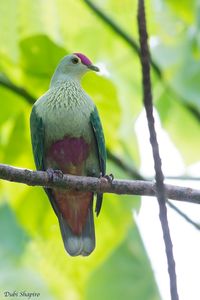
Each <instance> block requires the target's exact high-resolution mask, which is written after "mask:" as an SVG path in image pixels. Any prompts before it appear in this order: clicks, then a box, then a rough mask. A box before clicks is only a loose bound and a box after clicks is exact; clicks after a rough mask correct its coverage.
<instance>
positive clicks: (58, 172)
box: [46, 168, 63, 181]
mask: <svg viewBox="0 0 200 300" xmlns="http://www.w3.org/2000/svg"><path fill="white" fill-rule="evenodd" d="M46 172H47V174H48V177H49V180H50V181H53V177H54V175H56V176H58V177H60V178H63V172H62V171H61V170H54V169H52V168H48V169H47V170H46Z"/></svg>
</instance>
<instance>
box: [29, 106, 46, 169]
mask: <svg viewBox="0 0 200 300" xmlns="http://www.w3.org/2000/svg"><path fill="white" fill-rule="evenodd" d="M30 127H31V141H32V148H33V155H34V160H35V165H36V168H37V170H44V161H43V159H44V124H43V121H42V118H40V117H39V116H38V114H37V113H36V108H35V106H33V109H32V112H31V117H30Z"/></svg>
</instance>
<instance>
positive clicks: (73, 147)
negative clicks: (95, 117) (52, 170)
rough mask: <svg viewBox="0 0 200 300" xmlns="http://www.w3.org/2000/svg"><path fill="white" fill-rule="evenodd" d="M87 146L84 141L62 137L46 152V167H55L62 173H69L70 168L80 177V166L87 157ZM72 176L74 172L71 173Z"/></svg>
mask: <svg viewBox="0 0 200 300" xmlns="http://www.w3.org/2000/svg"><path fill="white" fill-rule="evenodd" d="M89 148H90V147H89V144H87V143H86V142H85V140H84V139H83V138H82V137H80V138H74V137H64V138H63V139H62V140H59V141H56V142H55V143H53V144H52V145H51V147H50V148H49V149H48V151H47V167H53V166H57V167H58V168H59V169H61V170H62V171H63V172H68V173H70V168H72V169H73V170H74V169H76V168H77V171H78V173H79V172H80V174H78V173H76V174H77V175H81V173H82V172H81V170H80V168H81V166H82V167H83V165H84V164H83V163H84V162H85V161H86V159H87V157H88V155H89ZM72 173H73V174H74V172H72Z"/></svg>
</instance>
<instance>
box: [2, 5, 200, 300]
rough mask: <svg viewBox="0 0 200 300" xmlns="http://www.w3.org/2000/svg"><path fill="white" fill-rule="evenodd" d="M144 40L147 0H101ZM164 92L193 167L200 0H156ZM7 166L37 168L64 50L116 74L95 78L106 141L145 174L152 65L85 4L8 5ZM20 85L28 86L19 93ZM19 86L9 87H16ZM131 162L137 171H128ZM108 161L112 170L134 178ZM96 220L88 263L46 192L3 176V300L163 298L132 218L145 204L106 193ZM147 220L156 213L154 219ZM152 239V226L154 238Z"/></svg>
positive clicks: (156, 55) (163, 112)
mask: <svg viewBox="0 0 200 300" xmlns="http://www.w3.org/2000/svg"><path fill="white" fill-rule="evenodd" d="M93 2H94V3H96V4H98V5H99V7H100V8H101V9H102V11H104V12H105V13H107V14H108V15H109V16H110V17H111V18H112V19H113V20H115V22H116V23H117V24H118V26H120V27H121V28H122V29H123V30H124V31H125V32H126V33H128V34H129V35H130V36H131V37H132V38H133V39H135V40H136V41H137V40H138V34H137V23H136V13H137V1H134V0H124V1H115V0H108V1H100V0H98V1H93ZM146 10H147V23H148V30H149V35H150V37H151V38H150V46H151V53H152V58H153V59H154V62H155V63H156V64H157V66H158V67H159V69H160V73H161V76H159V75H158V74H157V73H156V72H155V70H154V69H152V84H153V95H154V103H155V106H156V109H157V110H158V112H159V114H160V118H161V122H162V126H163V127H164V128H165V129H166V130H167V132H168V134H169V135H170V137H171V139H172V141H173V142H174V144H175V145H176V147H177V148H178V150H179V151H180V153H181V155H182V158H183V159H184V162H185V163H186V164H187V165H189V164H192V163H194V162H196V161H197V160H198V159H199V146H200V141H199V139H197V138H196V137H197V134H198V133H199V129H200V123H199V122H200V102H199V95H200V84H199V81H200V79H199V78H200V11H199V7H198V1H192V2H191V1H187V0H185V1H181V2H180V1H175V0H173V1H172V0H171V1H170V0H168V1H161V0H153V1H147V3H146ZM0 41H1V43H0V104H1V108H0V161H1V162H2V163H5V164H11V165H14V166H19V167H24V168H31V169H34V168H35V167H34V163H33V157H32V151H31V142H30V132H29V115H30V111H31V105H32V103H33V101H34V99H37V98H38V97H39V96H40V95H42V94H43V93H44V92H45V91H46V90H47V89H48V86H49V82H50V78H51V76H52V73H53V71H54V69H55V67H56V65H57V63H58V61H59V60H60V59H61V58H62V56H64V55H66V54H68V53H71V52H82V53H84V54H86V55H87V56H88V57H89V58H90V59H91V60H92V61H93V62H94V63H97V64H99V66H102V67H103V68H106V70H107V71H108V75H103V76H98V75H96V74H92V73H90V74H87V76H85V78H84V79H83V86H84V88H85V90H86V91H87V92H88V93H89V94H90V95H91V97H92V99H93V100H94V102H95V103H96V105H97V107H98V110H99V113H100V116H101V119H102V123H103V127H104V131H105V138H106V145H107V148H108V149H109V151H110V152H111V153H113V154H114V155H115V156H117V157H119V158H120V159H121V160H122V161H123V162H124V163H125V164H126V165H128V166H131V167H132V168H133V169H136V170H137V169H138V168H139V165H140V156H139V151H138V145H137V139H136V135H135V132H134V122H135V120H136V118H137V117H138V115H139V113H140V112H141V110H142V93H141V68H140V62H139V58H138V55H137V53H136V52H135V51H134V49H133V48H132V47H131V46H130V45H129V44H127V42H126V41H125V40H124V39H123V38H121V37H120V36H119V35H118V34H116V33H115V32H114V31H113V30H112V29H111V28H110V27H109V26H107V25H106V24H105V22H103V21H102V20H100V19H99V17H98V16H97V15H96V14H95V13H94V12H93V11H91V9H89V7H88V6H87V5H86V3H85V2H84V1H81V0H80V1H79V0H76V1H74V0H67V1H66V0H48V1H45V0H34V1H31V0H7V1H0ZM11 83H12V84H13V85H15V86H18V87H21V88H23V89H25V90H26V91H27V92H28V93H29V94H30V95H32V97H28V96H27V94H25V93H24V90H20V92H19V93H17V92H16V91H14V90H13V88H12V85H11ZM5 85H8V86H9V87H10V88H8V87H6V86H5ZM125 169H126V168H125ZM125 169H122V168H121V167H120V166H119V164H118V163H116V161H114V160H113V159H111V157H110V156H109V159H108V164H107V172H108V173H113V174H114V175H115V177H116V178H131V176H130V174H129V173H128V172H127V171H126V170H125ZM104 199H105V201H104V204H103V209H102V212H101V214H100V216H99V217H98V218H95V226H96V237H97V246H96V249H95V251H94V253H93V254H92V255H91V256H89V257H87V258H82V257H78V258H71V257H69V256H68V255H67V254H66V253H65V250H64V247H63V244H62V240H61V236H60V232H59V227H58V223H57V219H56V216H55V215H54V213H53V210H52V208H51V207H50V204H49V202H48V199H47V197H46V195H45V193H44V192H43V191H42V189H41V188H39V187H28V186H25V185H21V184H16V183H9V182H3V181H1V182H0V298H2V297H3V296H4V292H5V291H14V290H16V291H24V290H26V291H28V292H39V293H40V297H41V299H67V300H68V299H70V300H82V299H83V300H90V299H91V300H92V299H96V300H98V299H105V300H106V299H108V300H110V299H115V300H118V299H122V298H125V299H127V300H129V299H130V300H133V299H135V300H140V299H142V300H157V299H160V296H159V292H158V288H157V286H156V283H155V279H154V275H153V272H152V269H151V265H150V262H149V259H148V257H147V253H146V250H145V248H144V246H143V243H142V240H141V237H140V233H139V231H138V228H137V225H136V224H135V222H134V219H133V215H132V214H133V210H136V211H138V210H139V207H140V199H139V198H138V197H135V196H132V197H131V196H118V195H105V197H104ZM144 222H145V220H144ZM152 234H153V233H152Z"/></svg>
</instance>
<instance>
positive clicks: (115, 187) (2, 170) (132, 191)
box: [0, 164, 200, 204]
mask: <svg viewBox="0 0 200 300" xmlns="http://www.w3.org/2000/svg"><path fill="white" fill-rule="evenodd" d="M0 179H3V180H7V181H12V182H18V183H24V184H27V185H30V186H44V187H49V188H53V187H54V188H55V187H56V188H63V189H68V190H75V191H90V192H102V193H114V194H120V195H140V196H155V195H156V192H155V191H156V186H155V183H154V182H150V181H144V180H120V179H118V180H117V179H114V180H113V181H112V183H110V182H109V181H107V180H106V179H105V178H104V177H103V178H96V177H85V176H74V175H63V177H62V176H59V175H58V174H57V173H56V172H55V173H54V174H53V176H52V178H50V177H49V175H48V173H47V172H45V171H32V170H29V169H22V168H16V167H12V166H9V165H4V164H0ZM165 189H166V194H167V196H168V198H170V199H172V200H177V201H182V202H189V203H196V204H200V190H196V189H191V188H189V187H180V186H175V185H169V184H166V185H165Z"/></svg>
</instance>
